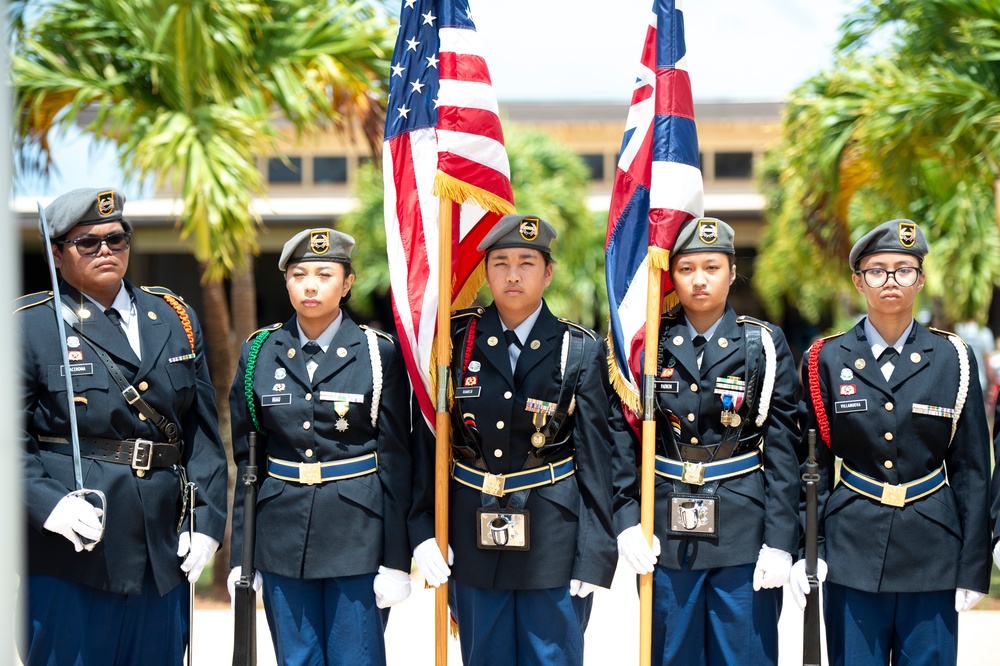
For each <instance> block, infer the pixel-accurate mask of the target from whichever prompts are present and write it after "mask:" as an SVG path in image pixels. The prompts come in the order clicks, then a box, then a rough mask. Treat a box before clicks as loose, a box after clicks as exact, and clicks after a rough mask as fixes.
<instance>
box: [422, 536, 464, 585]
mask: <svg viewBox="0 0 1000 666" xmlns="http://www.w3.org/2000/svg"><path fill="white" fill-rule="evenodd" d="M413 559H415V560H416V561H417V568H418V569H420V572H421V573H422V574H424V580H426V581H427V584H428V585H430V586H431V587H437V586H438V585H440V584H441V583H445V582H447V581H448V576H450V575H451V569H450V568H449V566H448V565H450V564H454V563H455V553H454V551H452V549H451V546H450V545H449V546H448V562H447V563H445V561H444V558H443V557H441V549H440V548H439V547H438V544H437V541H436V540H434V539H427V540H425V541H424V542H423V543H421V544H420V545H419V546H417V547H416V548H414V549H413Z"/></svg>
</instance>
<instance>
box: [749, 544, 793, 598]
mask: <svg viewBox="0 0 1000 666" xmlns="http://www.w3.org/2000/svg"><path fill="white" fill-rule="evenodd" d="M791 569H792V554H791V553H786V552H785V551H783V550H780V549H778V548H771V547H770V546H768V545H767V544H766V543H765V544H764V545H763V546H761V547H760V552H759V553H758V554H757V567H756V568H755V569H754V570H753V589H754V592H756V591H757V590H761V589H764V590H770V589H772V588H775V587H781V586H782V585H784V584H785V583H787V582H788V575H789V573H790V572H791Z"/></svg>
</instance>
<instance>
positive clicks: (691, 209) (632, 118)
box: [605, 0, 704, 411]
mask: <svg viewBox="0 0 1000 666" xmlns="http://www.w3.org/2000/svg"><path fill="white" fill-rule="evenodd" d="M680 6H681V1H680V0H654V3H653V12H652V14H651V17H650V24H649V28H648V29H647V31H646V39H645V41H644V42H643V48H642V56H641V61H640V67H639V75H638V77H637V78H636V83H635V89H634V90H633V93H632V105H631V107H630V108H629V113H628V118H627V120H626V122H625V133H624V135H623V138H622V148H621V151H620V157H619V161H618V169H617V173H616V176H615V183H614V186H613V188H612V199H611V206H610V210H609V214H608V233H607V248H606V264H605V265H606V275H607V283H608V299H609V301H610V309H611V317H610V331H609V334H608V337H609V338H610V340H609V342H610V346H611V354H612V358H611V359H610V361H609V365H610V374H611V381H612V383H613V384H614V386H615V389H616V390H617V391H618V394H619V395H620V396H621V398H622V401H623V403H624V404H625V405H626V406H628V407H630V408H631V409H632V410H633V411H638V408H639V388H638V386H639V381H638V380H639V377H641V375H642V365H641V362H642V353H643V349H644V346H645V340H644V338H645V324H646V301H647V295H646V290H647V286H648V282H649V280H648V271H649V266H650V265H653V266H656V267H658V268H661V269H666V268H667V265H666V262H667V257H668V256H669V251H670V249H671V247H672V246H673V243H674V241H675V240H676V238H677V232H678V231H679V230H680V227H681V225H682V224H684V223H685V222H687V221H688V220H690V219H691V218H693V217H698V216H700V215H702V214H703V211H704V193H703V191H704V186H703V184H702V177H701V170H700V166H699V157H698V137H697V132H696V130H695V124H694V102H693V99H692V96H691V81H690V78H689V76H688V73H687V70H686V66H685V63H684V56H685V45H684V18H683V13H682V12H681V9H680ZM662 288H663V294H661V296H665V295H667V294H668V293H669V292H671V291H672V290H673V285H672V284H670V278H669V275H664V276H663V280H662Z"/></svg>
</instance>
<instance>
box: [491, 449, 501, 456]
mask: <svg viewBox="0 0 1000 666" xmlns="http://www.w3.org/2000/svg"><path fill="white" fill-rule="evenodd" d="M493 456H494V457H496V458H503V451H501V450H500V449H493Z"/></svg>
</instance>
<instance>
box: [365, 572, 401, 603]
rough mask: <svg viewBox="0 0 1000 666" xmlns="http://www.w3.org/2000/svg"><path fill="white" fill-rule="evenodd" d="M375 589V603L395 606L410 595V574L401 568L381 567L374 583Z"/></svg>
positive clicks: (373, 587)
mask: <svg viewBox="0 0 1000 666" xmlns="http://www.w3.org/2000/svg"><path fill="white" fill-rule="evenodd" d="M372 589H373V590H375V605H376V606H378V607H379V608H388V607H389V606H395V605H396V604H398V603H399V602H400V601H403V600H404V599H406V597H408V596H410V574H408V573H406V572H405V571H400V570H399V569H386V568H385V567H379V568H378V573H377V574H375V582H374V583H372Z"/></svg>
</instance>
